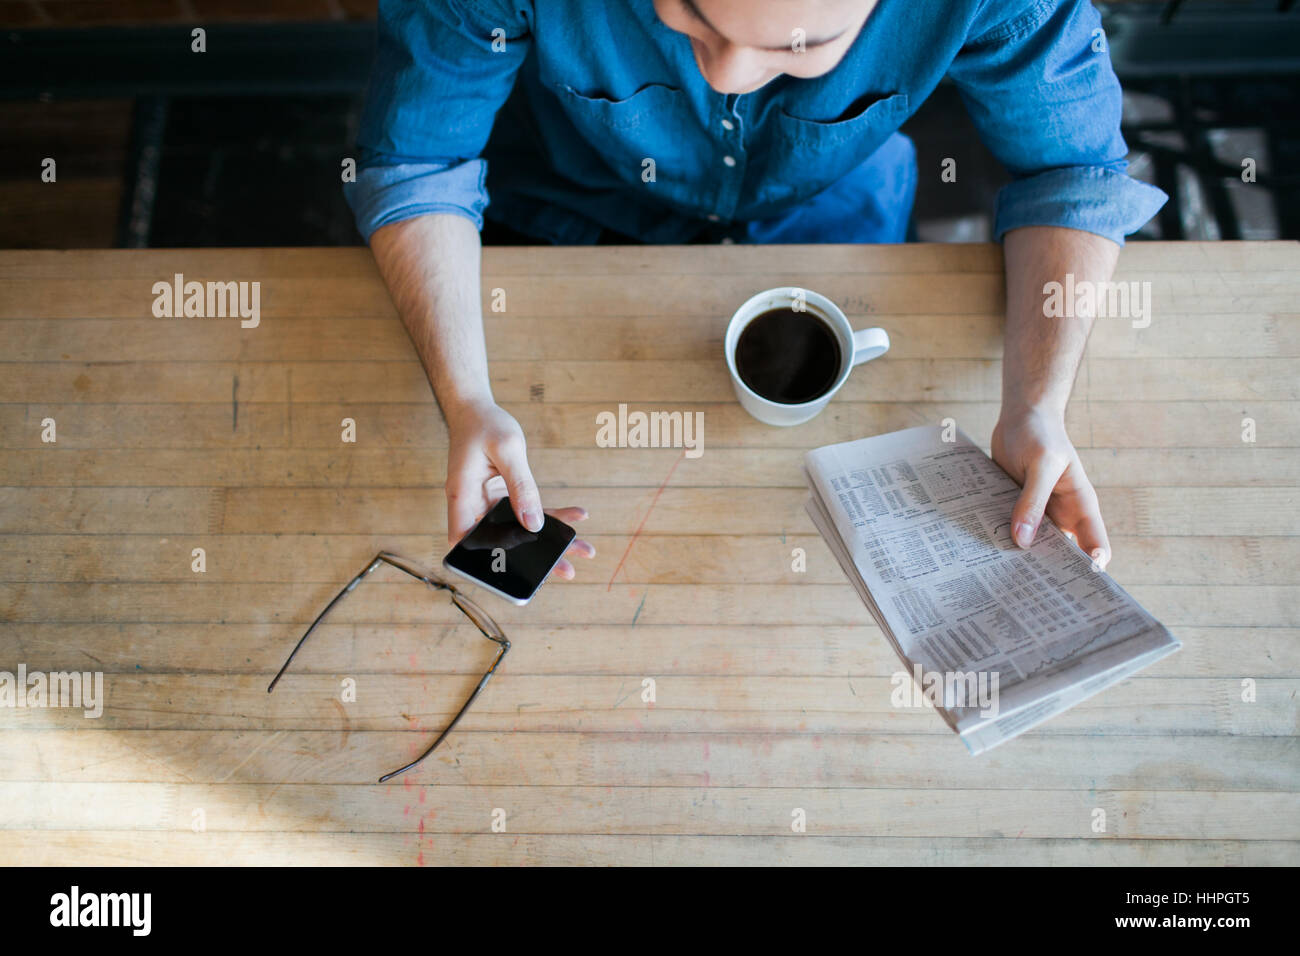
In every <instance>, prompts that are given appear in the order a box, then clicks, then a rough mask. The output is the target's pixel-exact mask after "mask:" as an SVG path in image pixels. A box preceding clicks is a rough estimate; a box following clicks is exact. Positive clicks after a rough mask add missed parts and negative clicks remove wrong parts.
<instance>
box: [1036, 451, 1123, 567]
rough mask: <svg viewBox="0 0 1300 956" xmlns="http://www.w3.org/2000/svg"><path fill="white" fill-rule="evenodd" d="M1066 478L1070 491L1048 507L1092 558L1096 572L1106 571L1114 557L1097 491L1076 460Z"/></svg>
mask: <svg viewBox="0 0 1300 956" xmlns="http://www.w3.org/2000/svg"><path fill="white" fill-rule="evenodd" d="M1065 479H1066V480H1065V482H1064V484H1065V485H1067V486H1068V489H1069V490H1068V491H1065V492H1064V493H1062V494H1059V495H1058V496H1057V498H1056V500H1054V501H1053V502H1052V504H1051V505H1050V506H1049V508H1048V510H1049V511H1050V512H1051V515H1052V520H1054V521H1055V522H1056V523H1057V524H1058V525H1059V526H1060V527H1061V530H1063V531H1069V532H1070V533H1071V534H1073V535H1074V538H1075V541H1076V542H1077V543H1078V545H1079V547H1080V548H1081V549H1083V551H1084V553H1086V554H1087V555H1088V556H1089V557H1090V558H1092V561H1093V566H1094V570H1097V571H1104V570H1106V565H1107V564H1109V563H1110V558H1111V550H1110V538H1109V537H1108V536H1107V535H1106V523H1105V522H1104V521H1103V520H1102V517H1101V503H1100V502H1099V501H1098V500H1097V491H1096V489H1094V488H1093V487H1092V482H1090V481H1089V480H1088V476H1087V475H1085V474H1084V473H1083V466H1082V465H1081V464H1079V463H1078V462H1077V461H1076V462H1074V463H1072V464H1071V465H1070V467H1069V468H1068V469H1067V470H1066V474H1065Z"/></svg>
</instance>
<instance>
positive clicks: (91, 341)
mask: <svg viewBox="0 0 1300 956" xmlns="http://www.w3.org/2000/svg"><path fill="white" fill-rule="evenodd" d="M3 294H4V292H3V289H0V296H3ZM0 301H4V300H3V299H2V298H0ZM78 301H84V293H83V295H82V297H81V298H80V299H78ZM741 301H743V299H741V300H737V302H736V303H735V304H733V306H732V308H733V309H734V308H735V307H736V306H738V305H739V304H740V302H741ZM147 308H148V306H147V305H146V311H147ZM1291 308H1294V306H1291ZM377 312H380V310H379V309H377V308H375V307H374V306H373V304H372V305H371V307H370V308H368V309H367V310H366V314H365V317H360V318H282V317H270V316H267V315H265V314H264V315H263V317H262V321H261V324H259V325H258V326H257V328H250V329H244V328H241V327H240V324H239V322H238V321H237V320H235V319H155V318H151V317H128V318H109V319H104V318H87V317H78V316H72V317H67V318H62V319H59V320H57V321H51V320H50V319H33V318H29V317H27V316H29V315H37V314H40V313H39V312H38V311H37V310H35V309H31V308H26V309H24V310H23V311H22V313H21V314H20V315H18V316H17V317H12V318H9V319H8V320H6V321H5V326H4V334H5V345H6V349H7V355H8V359H9V361H14V362H78V363H85V362H94V361H100V360H102V359H103V356H104V355H106V354H113V355H125V356H129V357H130V359H131V360H132V361H135V362H218V363H229V362H241V361H245V362H246V361H250V360H255V359H257V358H264V359H266V360H270V361H276V362H309V361H329V362H346V361H358V362H373V361H379V362H397V361H409V360H410V358H411V344H410V340H409V338H408V337H407V334H406V331H405V329H403V328H402V325H401V323H400V322H399V321H398V320H397V318H396V316H385V317H382V318H378V317H374V316H375V315H376V313H377ZM730 314H731V309H726V310H724V311H720V312H718V313H708V314H704V315H677V314H673V315H644V314H639V313H630V314H626V315H621V316H612V315H610V316H605V317H603V318H599V319H594V318H583V317H577V318H573V317H571V318H567V319H566V318H565V317H564V316H563V315H559V316H555V317H550V318H547V317H536V316H530V315H523V314H515V315H497V314H492V313H487V314H485V315H484V319H483V326H484V332H485V334H486V337H487V343H488V354H489V355H490V356H491V357H492V359H493V361H496V362H501V361H547V362H550V361H570V362H572V361H603V362H609V361H614V362H620V361H642V360H646V361H678V360H684V361H699V360H706V361H707V360H708V359H709V358H710V357H712V356H717V355H720V354H721V352H722V336H723V333H724V332H725V330H726V323H727V319H728V317H729V316H730ZM1298 315H1300V313H1294V312H1284V311H1282V310H1281V309H1277V310H1274V311H1271V312H1270V311H1267V310H1264V309H1262V308H1261V309H1257V310H1256V311H1252V312H1239V313H1236V314H1232V315H1231V316H1230V318H1225V317H1224V316H1223V315H1222V314H1209V313H1206V314H1197V313H1192V312H1190V311H1189V312H1182V313H1178V314H1171V315H1168V316H1166V317H1164V318H1163V319H1162V321H1161V322H1159V323H1156V322H1152V324H1151V326H1150V327H1149V328H1146V329H1134V328H1132V326H1131V323H1128V322H1125V321H1122V320H1110V319H1102V320H1099V321H1098V322H1097V323H1096V324H1095V325H1094V327H1093V331H1092V336H1091V338H1090V339H1089V344H1088V356H1089V358H1090V359H1093V358H1152V359H1155V358H1160V359H1216V358H1223V359H1246V358H1279V357H1282V358H1295V357H1296V356H1297V355H1300V321H1297V316H1298ZM868 318H869V319H870V321H868ZM850 319H851V320H852V321H853V324H854V326H855V327H858V328H861V327H865V326H867V325H878V326H881V327H883V328H884V329H886V330H887V331H888V332H889V334H890V339H891V342H892V343H893V344H892V347H891V348H890V351H889V355H888V356H887V357H886V358H884V359H882V360H881V361H882V362H885V363H887V362H893V361H898V360H899V359H930V358H944V359H949V360H952V359H985V360H990V361H993V360H999V359H1001V357H1002V324H1003V319H1002V317H1001V315H1000V314H999V313H998V312H997V311H996V310H989V311H985V312H978V313H965V314H952V315H943V314H937V313H932V312H921V311H913V312H897V313H887V312H875V313H872V314H870V316H869V317H868V316H867V315H866V314H860V313H854V314H852V315H851V316H850ZM859 374H870V373H869V370H866V369H864V370H862V372H860V373H859Z"/></svg>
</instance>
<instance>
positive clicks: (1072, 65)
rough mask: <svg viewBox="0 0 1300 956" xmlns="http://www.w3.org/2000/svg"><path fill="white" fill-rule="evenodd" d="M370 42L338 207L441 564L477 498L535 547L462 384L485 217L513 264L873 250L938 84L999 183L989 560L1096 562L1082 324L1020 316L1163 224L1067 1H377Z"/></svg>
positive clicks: (502, 426)
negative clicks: (555, 251)
mask: <svg viewBox="0 0 1300 956" xmlns="http://www.w3.org/2000/svg"><path fill="white" fill-rule="evenodd" d="M379 31H380V32H379V52H378V59H377V64H376V70H375V75H374V78H373V81H372V87H371V91H370V97H369V101H368V103H367V109H366V113H365V116H364V119H363V123H362V129H361V134H360V137H359V146H360V147H361V157H360V162H359V167H360V172H359V174H358V177H357V181H356V182H355V183H352V184H349V185H348V186H347V187H346V189H347V197H348V200H349V202H350V203H351V205H352V208H353V210H354V211H355V213H356V217H357V223H358V227H359V228H360V230H361V232H362V234H363V235H365V236H366V238H367V240H368V241H369V243H370V246H371V249H372V250H373V252H374V255H375V259H376V261H377V262H378V264H379V268H380V271H381V272H382V273H383V276H384V279H385V281H386V283H387V284H388V288H389V290H390V292H391V293H392V297H393V300H394V303H395V304H396V306H397V309H398V311H399V312H400V314H401V316H402V320H403V322H404V323H405V324H406V327H407V329H408V330H409V332H410V334H411V338H412V340H413V341H414V343H415V346H416V349H417V350H418V352H419V354H420V358H421V360H422V361H423V363H424V367H425V369H426V371H427V373H428V376H429V380H430V383H431V384H432V386H433V389H434V393H435V395H436V396H437V399H438V402H439V405H440V406H441V408H442V410H443V414H444V415H445V417H446V420H447V426H448V431H449V437H450V455H449V459H448V469H447V485H446V491H447V531H448V536H449V539H450V540H451V541H453V542H454V541H456V540H458V539H459V538H460V537H461V536H462V535H464V534H465V532H466V531H468V530H469V529H470V527H471V526H472V525H473V523H474V522H475V521H476V520H477V518H478V517H479V516H480V515H482V514H483V513H484V512H485V511H486V510H487V508H488V506H489V504H490V502H489V499H488V497H487V492H486V491H485V490H484V485H485V483H486V482H487V480H488V479H489V478H491V477H492V476H494V475H500V476H501V477H502V478H504V480H505V483H506V487H507V489H508V491H509V494H510V496H511V499H512V502H513V504H514V507H515V509H516V514H517V516H518V518H519V520H520V521H521V522H522V523H523V524H525V525H526V526H527V527H529V528H530V529H536V528H539V527H540V525H541V520H542V518H541V514H542V506H541V499H540V496H539V494H538V490H537V485H536V483H535V482H534V480H533V477H532V474H531V472H530V470H529V467H528V461H527V457H526V449H525V441H524V435H523V432H522V430H521V429H520V427H519V424H518V423H517V422H516V421H515V419H514V418H513V417H511V416H510V415H509V414H508V413H507V412H506V411H505V410H504V409H502V408H501V407H500V406H499V405H497V404H496V402H495V400H494V398H493V396H492V391H491V387H490V384H489V381H488V371H487V357H486V353H485V347H484V341H483V329H482V316H481V311H480V304H479V303H480V293H479V252H480V245H479V242H480V240H479V229H480V228H481V227H482V225H483V215H484V211H485V210H487V213H488V215H489V216H491V217H493V218H494V220H495V221H497V222H499V223H503V224H506V225H508V226H509V228H511V229H513V230H515V231H516V232H520V233H523V234H525V235H526V236H531V237H534V239H535V241H539V242H545V241H550V242H559V243H592V242H600V241H620V240H627V239H630V240H634V241H642V242H690V241H710V240H715V241H716V240H723V241H726V240H728V239H729V240H732V241H742V242H745V241H751V242H806V241H821V242H898V241H901V240H902V239H903V238H904V232H905V229H906V224H907V221H908V218H909V215H910V211H911V203H912V195H913V191H914V189H915V185H916V181H917V175H916V169H915V155H914V152H913V151H912V148H911V144H910V142H909V141H907V140H906V138H904V137H902V136H901V135H900V134H898V133H897V130H898V127H899V126H900V125H901V124H902V123H903V121H904V120H906V119H907V117H908V116H909V115H910V114H911V113H912V112H914V111H915V110H916V108H917V107H918V106H919V105H920V104H921V102H922V101H923V100H924V99H925V98H926V97H927V96H928V95H929V94H930V92H931V91H932V90H933V89H934V88H935V86H936V85H937V84H938V83H939V82H940V80H941V79H942V78H943V77H944V76H945V74H946V75H947V76H949V77H950V78H951V79H952V81H953V82H954V83H955V84H956V86H957V88H958V89H959V90H960V91H961V94H962V96H963V98H964V101H965V103H966V106H967V109H968V111H969V112H970V115H971V117H972V119H973V120H974V122H975V124H976V126H977V127H978V129H979V131H980V134H981V137H982V138H983V140H984V141H985V143H986V144H987V145H988V146H989V147H990V149H991V150H992V151H993V152H994V153H995V154H996V155H997V157H998V158H999V159H1000V160H1001V161H1002V163H1003V164H1004V165H1005V166H1006V167H1007V169H1008V171H1009V172H1010V173H1011V175H1012V177H1013V181H1012V183H1011V184H1010V185H1008V186H1007V187H1006V188H1005V189H1004V190H1003V191H1002V193H1001V194H1000V195H999V198H998V208H997V214H996V219H995V234H996V238H998V239H999V240H1000V241H1002V243H1003V246H1004V255H1005V261H1006V282H1007V317H1006V318H1007V321H1006V347H1005V357H1004V361H1003V388H1002V408H1001V413H1000V416H999V420H998V423H997V426H996V427H995V429H994V432H993V439H992V449H993V455H994V458H995V459H996V460H997V461H998V463H999V464H1000V465H1002V467H1003V468H1005V469H1006V470H1007V472H1009V473H1010V474H1011V475H1012V476H1013V477H1014V478H1015V479H1016V480H1017V481H1019V482H1020V483H1021V484H1022V485H1023V492H1022V494H1021V496H1020V498H1019V500H1018V501H1017V503H1016V506H1015V510H1014V512H1013V514H1012V528H1013V535H1014V538H1015V540H1016V542H1017V543H1018V544H1020V545H1021V546H1022V547H1023V546H1028V544H1029V543H1030V542H1031V541H1032V540H1033V537H1034V534H1035V533H1036V531H1037V529H1038V525H1039V523H1040V522H1041V520H1042V518H1043V515H1044V513H1047V514H1049V515H1050V516H1051V517H1052V518H1053V520H1055V521H1056V522H1057V523H1058V524H1059V525H1060V526H1061V527H1062V528H1063V529H1065V530H1067V531H1070V532H1072V533H1073V534H1075V535H1076V537H1077V539H1078V541H1079V544H1080V546H1081V547H1082V548H1083V549H1084V550H1085V551H1087V552H1088V553H1090V554H1092V555H1093V556H1094V558H1096V559H1097V561H1098V562H1099V563H1100V564H1101V565H1103V566H1104V565H1105V563H1106V562H1107V561H1108V560H1109V558H1110V545H1109V542H1108V540H1107V537H1106V529H1105V525H1104V523H1103V521H1102V516H1101V512H1100V509H1099V507H1098V504H1097V496H1096V493H1095V492H1094V490H1093V487H1092V485H1091V484H1090V483H1089V481H1088V479H1087V477H1086V476H1085V475H1084V472H1083V468H1082V466H1081V465H1080V462H1079V457H1078V455H1077V454H1076V452H1075V449H1074V446H1073V445H1072V444H1071V442H1070V439H1069V437H1068V436H1067V434H1066V430H1065V407H1066V402H1067V400H1068V398H1069V394H1070V390H1071V388H1072V385H1073V381H1074V376H1075V373H1076V371H1077V368H1078V364H1079V360H1080V357H1081V356H1082V353H1083V349H1084V345H1085V343H1086V341H1087V337H1088V332H1089V330H1090V327H1091V317H1090V316H1083V317H1072V318H1064V319H1058V318H1048V317H1045V316H1044V309H1043V288H1044V285H1045V284H1046V283H1048V282H1053V281H1064V277H1065V275H1066V274H1067V273H1069V274H1073V276H1074V280H1075V283H1076V285H1077V284H1078V283H1080V282H1102V281H1106V280H1108V279H1109V278H1110V275H1111V272H1112V270H1113V269H1114V266H1115V261H1116V258H1117V255H1118V252H1119V246H1120V245H1121V244H1122V243H1123V241H1124V236H1125V235H1127V234H1129V233H1131V232H1134V231H1135V230H1137V229H1138V228H1139V227H1140V226H1141V225H1142V224H1143V223H1145V222H1146V221H1147V220H1148V219H1149V218H1150V217H1151V216H1152V215H1153V214H1154V213H1155V212H1156V211H1157V210H1158V209H1159V208H1160V206H1161V205H1162V204H1163V203H1164V201H1165V199H1166V198H1167V197H1165V195H1164V193H1162V192H1161V191H1160V190H1158V189H1155V188H1154V187H1151V186H1147V185H1145V184H1142V183H1139V182H1137V181H1135V180H1132V179H1130V178H1129V177H1128V176H1126V175H1125V173H1124V170H1125V169H1126V163H1125V159H1124V157H1125V154H1126V152H1127V149H1126V147H1125V145H1124V141H1123V139H1122V138H1121V136H1120V133H1119V120H1120V91H1119V84H1118V82H1117V81H1116V79H1115V75H1114V72H1113V71H1112V69H1111V66H1110V61H1109V58H1108V56H1107V53H1106V46H1105V38H1104V35H1103V34H1102V31H1101V28H1100V21H1099V18H1098V16H1097V13H1096V11H1095V10H1094V9H1093V8H1092V7H1091V6H1090V5H1089V4H1088V3H1087V0H1004V2H997V0H606V2H601V3H596V2H582V0H532V2H526V0H518V2H510V0H444V2H435V0H427V2H402V0H391V2H382V3H381V5H380V18H379ZM937 172H938V171H936V176H937ZM489 193H490V194H491V197H492V205H491V207H488V205H487V203H488V195H489ZM556 513H557V514H559V515H560V516H561V517H565V518H569V519H575V518H578V517H581V516H583V515H584V513H583V512H582V511H581V509H567V510H565V511H562V512H556ZM573 553H576V554H587V555H589V554H591V553H592V552H591V549H590V547H589V546H588V545H586V544H584V543H582V542H578V543H577V544H576V545H575V550H574V552H573ZM559 574H560V575H561V576H563V577H572V576H573V568H572V565H571V564H569V562H567V561H565V562H563V563H562V565H561V566H560V568H559Z"/></svg>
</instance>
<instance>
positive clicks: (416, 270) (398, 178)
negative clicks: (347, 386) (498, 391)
mask: <svg viewBox="0 0 1300 956" xmlns="http://www.w3.org/2000/svg"><path fill="white" fill-rule="evenodd" d="M530 6H531V5H530V4H528V3H521V2H518V0H438V2H429V3H412V2H410V0H381V2H380V6H379V21H378V31H379V43H378V51H377V55H376V58H375V65H374V73H373V74H372V76H371V81H370V89H369V92H368V94H367V97H366V105H365V110H364V112H363V114H362V120H361V129H360V132H359V134H358V137H357V142H358V146H359V154H358V157H357V159H358V162H357V166H358V172H357V177H356V181H355V182H351V183H347V184H345V185H344V194H345V196H346V198H347V200H348V203H349V205H351V207H352V210H353V212H354V214H355V216H356V222H357V228H358V229H359V230H360V232H361V234H362V235H363V236H364V237H365V239H366V241H367V242H368V243H369V244H370V247H371V250H372V251H373V253H374V256H375V261H376V262H377V263H378V265H379V269H380V272H381V273H382V274H383V277H384V281H385V283H386V284H387V285H388V290H389V293H390V295H391V296H392V298H393V302H394V304H395V305H396V307H397V310H398V313H399V315H400V316H401V318H402V322H403V324H404V325H405V326H406V329H407V332H408V333H409V334H410V336H411V340H412V342H413V343H414V344H415V348H416V350H417V352H418V353H419V356H420V361H421V362H422V363H423V365H424V369H425V372H426V373H427V375H428V377H429V383H430V384H431V385H432V386H433V390H434V395H435V396H436V398H437V399H438V403H439V405H440V406H441V407H442V410H443V416H444V417H445V418H446V420H447V429H448V437H449V451H448V460H447V484H446V489H447V537H448V540H449V541H450V542H452V543H454V542H456V541H459V540H460V538H461V537H463V536H464V535H465V533H466V532H468V531H469V530H470V528H471V527H473V525H474V523H475V522H476V521H477V520H478V518H479V517H480V516H482V515H483V514H484V513H486V512H487V510H488V508H489V507H491V505H492V501H491V500H490V499H489V497H488V492H487V489H486V485H487V482H488V481H489V479H491V478H492V477H494V476H496V475H500V476H501V477H502V478H503V479H504V480H505V482H506V491H507V493H508V494H509V495H510V498H511V503H512V504H513V505H514V509H515V515H516V517H517V518H518V519H519V521H520V522H521V523H522V524H524V525H525V526H526V527H528V528H529V529H533V530H536V529H538V528H540V527H541V525H542V506H541V500H540V498H539V496H538V492H537V485H536V483H535V482H534V480H533V476H532V473H531V471H530V470H529V467H528V459H527V455H526V449H525V444H524V434H523V431H522V430H521V429H520V427H519V423H518V422H516V421H515V419H514V418H513V417H512V416H511V415H510V414H509V413H508V412H506V411H505V410H504V409H502V408H501V406H499V405H498V404H497V403H496V401H495V400H494V398H493V397H492V387H491V383H490V381H489V379H488V370H487V355H486V349H485V348H484V341H483V316H482V310H481V306H480V299H479V258H480V247H479V233H478V230H479V229H480V228H482V225H483V210H484V208H485V207H486V206H487V201H488V196H487V191H486V189H485V187H484V182H485V179H486V171H487V168H486V163H485V162H484V160H483V159H482V158H480V154H481V153H482V151H483V147H484V146H485V145H486V143H487V139H488V136H489V134H490V133H491V131H492V124H493V121H494V119H495V116H496V112H497V110H498V109H499V108H500V107H501V105H502V104H503V103H504V102H505V100H506V98H507V97H508V96H509V94H510V91H511V89H512V87H513V86H514V81H515V76H516V74H517V73H518V70H519V66H520V64H521V63H522V62H523V60H524V57H525V56H526V55H527V52H528V49H529V45H530V43H531V42H532V38H531V32H530V31H531V24H532V12H531V9H530ZM550 513H551V514H554V515H555V516H556V517H558V518H560V519H561V520H563V521H569V522H572V521H579V520H581V519H582V518H584V517H585V516H586V513H585V512H584V511H583V509H581V508H562V509H557V510H554V511H552V512H550ZM571 553H573V554H580V555H583V556H588V557H589V556H591V555H592V554H594V553H595V552H594V549H592V548H591V546H590V545H589V544H587V543H586V542H583V541H576V542H575V543H574V545H573V546H572V548H571ZM557 573H558V575H559V576H560V577H572V576H573V567H572V565H570V564H569V563H568V561H561V562H560V564H559V565H558V566H557Z"/></svg>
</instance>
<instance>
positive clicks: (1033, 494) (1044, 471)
mask: <svg viewBox="0 0 1300 956" xmlns="http://www.w3.org/2000/svg"><path fill="white" fill-rule="evenodd" d="M1066 464H1067V463H1066V462H1065V461H1062V460H1060V459H1057V458H1054V457H1052V456H1049V455H1039V456H1038V458H1036V459H1035V460H1034V461H1032V462H1031V463H1030V464H1029V467H1028V469H1026V471H1025V484H1024V487H1023V488H1022V489H1021V491H1020V497H1019V498H1018V499H1017V500H1016V506H1015V508H1013V509H1012V511H1011V537H1012V539H1013V540H1014V541H1015V542H1016V544H1017V545H1019V546H1020V547H1022V548H1028V547H1029V546H1030V545H1031V544H1033V543H1034V535H1036V534H1037V533H1038V526H1039V524H1041V523H1042V520H1043V514H1044V513H1045V512H1046V511H1047V502H1048V500H1049V499H1050V498H1051V497H1052V490H1053V489H1054V488H1055V487H1056V483H1057V482H1058V481H1060V480H1061V475H1062V474H1064V472H1065V467H1066Z"/></svg>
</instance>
